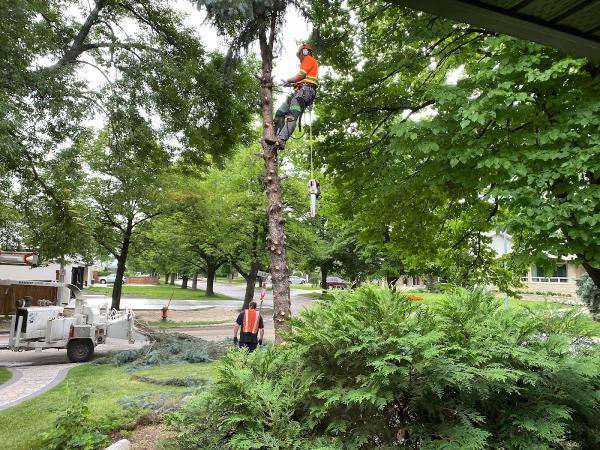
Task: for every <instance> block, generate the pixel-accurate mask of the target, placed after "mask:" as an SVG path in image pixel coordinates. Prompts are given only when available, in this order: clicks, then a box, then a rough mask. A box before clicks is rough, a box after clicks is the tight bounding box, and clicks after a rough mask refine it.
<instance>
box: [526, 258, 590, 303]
mask: <svg viewBox="0 0 600 450" xmlns="http://www.w3.org/2000/svg"><path fill="white" fill-rule="evenodd" d="M558 264H566V266H567V274H566V275H567V276H566V277H562V278H557V277H552V276H550V277H537V276H536V275H537V274H536V267H530V268H529V271H528V272H527V274H526V276H524V277H523V278H522V279H521V280H522V281H523V284H525V286H526V288H525V289H522V290H524V291H525V292H528V293H532V294H533V293H536V292H553V293H560V294H564V295H565V296H570V297H573V298H574V297H576V296H577V293H576V291H577V283H576V280H577V278H579V277H581V276H582V275H583V274H584V273H585V269H584V268H583V267H582V266H580V265H578V264H575V263H573V262H570V261H565V262H564V263H558Z"/></svg>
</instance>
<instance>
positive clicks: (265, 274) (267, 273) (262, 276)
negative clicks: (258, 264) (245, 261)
mask: <svg viewBox="0 0 600 450" xmlns="http://www.w3.org/2000/svg"><path fill="white" fill-rule="evenodd" d="M256 275H258V276H259V277H261V278H267V277H268V276H269V275H271V274H270V273H269V272H263V271H262V270H259V271H258V273H257V274H256Z"/></svg>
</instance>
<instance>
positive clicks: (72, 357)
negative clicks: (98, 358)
mask: <svg viewBox="0 0 600 450" xmlns="http://www.w3.org/2000/svg"><path fill="white" fill-rule="evenodd" d="M93 354H94V344H93V343H92V341H90V340H89V339H73V340H71V341H69V343H68V344H67V356H68V357H69V361H71V362H74V363H75V362H86V361H89V360H90V358H91V357H92V355H93Z"/></svg>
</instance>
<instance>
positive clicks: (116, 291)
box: [111, 219, 133, 310]
mask: <svg viewBox="0 0 600 450" xmlns="http://www.w3.org/2000/svg"><path fill="white" fill-rule="evenodd" d="M132 231H133V219H129V220H128V221H127V227H126V228H125V232H124V233H123V243H122V244H121V252H120V253H119V257H118V258H117V273H116V276H115V284H114V285H113V290H112V304H111V308H112V309H116V310H119V309H120V308H121V291H122V289H123V275H124V274H125V263H126V262H127V255H128V254H129V243H130V242H131V233H132Z"/></svg>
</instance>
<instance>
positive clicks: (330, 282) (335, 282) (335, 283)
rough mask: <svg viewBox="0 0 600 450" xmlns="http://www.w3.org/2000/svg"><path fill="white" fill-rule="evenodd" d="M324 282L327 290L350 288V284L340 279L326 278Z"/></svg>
mask: <svg viewBox="0 0 600 450" xmlns="http://www.w3.org/2000/svg"><path fill="white" fill-rule="evenodd" d="M325 282H326V283H327V287H328V288H345V287H348V286H350V283H348V282H347V281H344V280H342V279H341V278H340V277H327V280H325Z"/></svg>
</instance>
